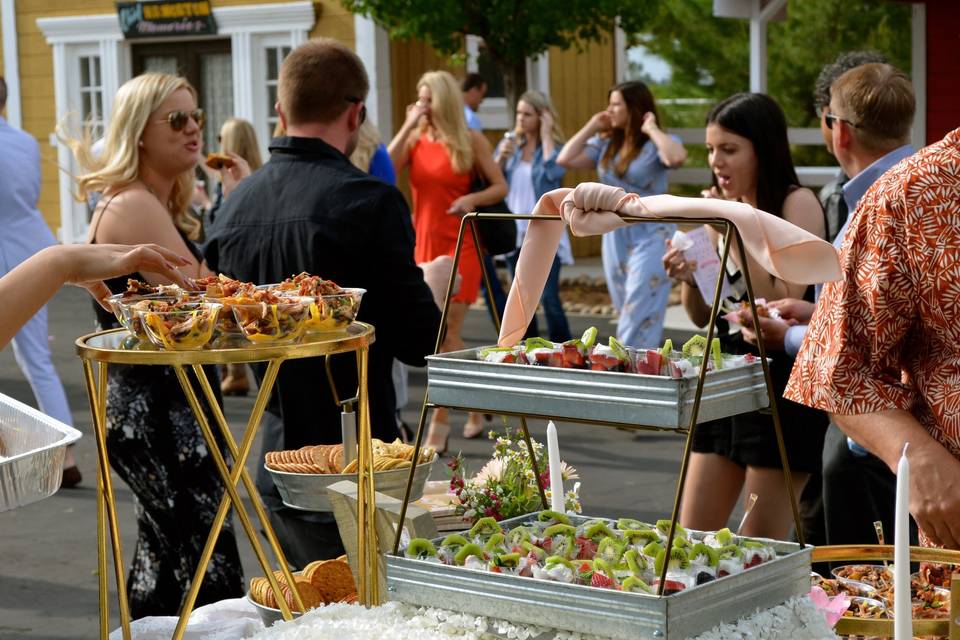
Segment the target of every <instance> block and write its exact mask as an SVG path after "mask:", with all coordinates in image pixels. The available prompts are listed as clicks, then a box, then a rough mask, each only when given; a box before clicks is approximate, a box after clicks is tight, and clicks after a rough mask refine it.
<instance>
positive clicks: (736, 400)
mask: <svg viewBox="0 0 960 640" xmlns="http://www.w3.org/2000/svg"><path fill="white" fill-rule="evenodd" d="M478 351H479V349H466V350H463V351H451V352H449V353H442V354H439V355H434V356H427V390H428V398H429V400H430V402H431V403H433V404H436V405H440V406H445V407H456V408H460V409H473V410H478V411H480V410H482V411H486V412H489V413H497V412H503V413H511V414H529V415H539V416H550V417H553V418H558V419H564V418H566V419H570V420H578V421H587V422H605V423H611V424H623V425H635V426H648V427H660V428H664V429H678V428H685V427H688V426H689V423H690V414H691V411H692V410H693V401H694V395H695V394H696V388H697V378H695V377H688V378H668V377H665V376H651V375H645V374H637V373H617V372H612V371H590V370H584V369H561V368H555V367H537V366H532V365H518V364H502V363H494V362H483V361H481V360H477V352H478ZM769 404H770V402H769V398H768V397H767V387H766V383H765V381H764V377H763V367H762V365H761V363H760V361H759V360H758V361H757V362H754V363H752V364H749V365H745V366H740V367H733V368H730V369H721V370H720V371H710V372H708V373H707V375H706V380H705V382H704V386H703V396H702V398H701V401H700V411H699V413H698V414H697V419H698V423H700V422H706V421H708V420H715V419H717V418H724V417H727V416H732V415H736V414H739V413H747V412H750V411H755V410H756V409H762V408H764V407H767V406H769Z"/></svg>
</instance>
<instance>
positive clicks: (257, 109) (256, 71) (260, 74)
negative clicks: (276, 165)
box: [253, 34, 294, 158]
mask: <svg viewBox="0 0 960 640" xmlns="http://www.w3.org/2000/svg"><path fill="white" fill-rule="evenodd" d="M254 42H255V43H256V44H255V49H254V51H255V59H254V61H253V76H254V78H258V79H260V80H261V84H260V86H261V87H263V89H262V93H261V97H260V100H259V101H258V102H257V103H255V104H254V105H253V113H254V117H253V120H254V121H260V122H263V126H261V127H260V128H258V129H257V142H258V143H259V144H260V151H261V154H262V155H263V157H264V158H266V157H267V146H268V145H269V142H270V136H267V129H270V130H271V131H272V130H273V127H274V126H276V123H277V122H278V120H279V118H278V117H277V116H275V115H274V114H273V110H272V109H271V107H270V105H269V104H267V96H268V95H270V92H269V91H268V88H269V86H270V84H271V83H272V84H273V85H274V86H276V85H277V80H273V81H271V80H270V79H269V78H268V77H267V51H268V50H270V49H275V50H277V53H278V55H279V54H281V53H282V50H283V47H289V48H290V50H291V51H292V50H293V46H294V45H291V44H290V38H289V37H288V36H285V35H282V34H276V35H268V36H257V37H255V38H254ZM280 59H281V60H282V59H283V58H280Z"/></svg>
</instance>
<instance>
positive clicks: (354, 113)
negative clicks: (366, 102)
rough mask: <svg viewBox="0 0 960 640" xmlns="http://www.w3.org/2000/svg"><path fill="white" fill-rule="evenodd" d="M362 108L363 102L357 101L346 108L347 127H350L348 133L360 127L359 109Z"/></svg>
mask: <svg viewBox="0 0 960 640" xmlns="http://www.w3.org/2000/svg"><path fill="white" fill-rule="evenodd" d="M361 109H363V103H362V102H358V103H356V104H351V105H350V108H349V109H347V127H348V128H349V129H350V133H353V132H354V131H356V130H357V129H359V128H360V110H361Z"/></svg>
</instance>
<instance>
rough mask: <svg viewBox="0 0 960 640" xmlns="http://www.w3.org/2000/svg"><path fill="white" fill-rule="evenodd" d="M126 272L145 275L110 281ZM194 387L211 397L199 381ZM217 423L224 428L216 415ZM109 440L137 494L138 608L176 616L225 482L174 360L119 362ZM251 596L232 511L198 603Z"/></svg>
mask: <svg viewBox="0 0 960 640" xmlns="http://www.w3.org/2000/svg"><path fill="white" fill-rule="evenodd" d="M188 246H190V245H189V243H188ZM127 277H136V278H139V277H140V276H139V274H131V275H130V276H125V277H123V278H115V279H113V280H111V281H108V282H107V284H108V286H109V287H110V289H111V290H112V291H114V292H119V291H122V290H124V289H125V288H126V280H127ZM141 279H142V278H141ZM94 308H95V309H96V311H97V320H98V322H99V323H100V325H101V327H102V328H105V329H106V328H112V327H116V326H118V325H117V323H116V319H115V318H113V316H111V315H110V314H108V313H106V312H105V311H104V310H103V309H101V308H100V307H99V305H94ZM206 374H207V378H208V379H209V380H210V381H211V385H212V386H213V388H214V390H215V391H216V393H217V402H218V403H220V402H221V399H220V395H219V393H220V392H219V390H220V384H219V382H218V381H217V374H216V371H215V370H214V369H213V368H212V367H210V368H209V369H207V370H206ZM194 389H195V391H196V393H197V394H198V397H200V398H201V402H204V401H203V400H202V398H203V396H202V392H201V391H200V389H199V386H198V385H197V383H196V381H194ZM203 406H204V409H205V411H206V413H207V416H208V418H210V412H209V409H208V408H207V406H206V404H205V403H204V404H203ZM210 425H211V427H212V428H213V429H214V431H218V430H217V427H216V425H215V423H214V422H213V421H212V419H211V421H210ZM217 435H218V436H219V433H217ZM220 445H221V446H220V450H221V451H222V452H224V457H225V458H226V460H227V464H228V465H229V464H231V458H230V456H229V454H228V453H227V452H226V447H225V446H224V445H223V443H222V441H221V442H220ZM107 447H108V451H109V452H110V466H111V467H113V470H114V471H116V473H117V475H119V476H120V477H121V478H122V479H123V481H124V482H126V483H127V485H128V486H129V487H130V489H131V490H132V491H133V494H134V507H135V513H136V517H137V525H138V535H137V543H136V547H135V549H134V554H133V562H132V564H131V566H130V575H129V577H128V578H127V594H128V597H129V600H130V612H131V615H132V616H133V617H134V618H135V619H137V618H142V617H144V616H156V615H177V613H178V612H179V609H180V604H181V602H182V600H183V599H184V597H185V596H186V593H187V591H188V590H189V588H190V584H191V582H192V580H193V575H194V572H195V571H196V567H197V564H198V562H199V559H200V554H201V552H202V550H203V546H204V544H205V543H206V540H207V534H208V533H209V531H210V526H211V524H212V523H213V519H214V516H215V515H216V512H217V508H218V506H219V504H220V499H221V498H222V496H223V493H224V485H223V482H222V481H221V479H220V476H219V474H218V473H217V469H216V466H215V464H214V462H213V458H212V457H211V455H210V451H209V450H208V448H207V443H206V441H205V440H204V438H203V434H202V433H201V432H200V427H199V425H198V424H197V421H196V419H195V418H194V417H193V413H192V412H191V410H190V406H189V405H188V404H187V400H186V397H185V396H184V393H183V390H182V388H181V387H180V383H179V381H178V380H177V377H176V374H175V373H174V371H173V369H172V368H171V367H162V366H132V365H110V367H109V369H108V377H107ZM242 595H243V569H242V567H241V564H240V555H239V552H238V551H237V541H236V537H235V535H234V530H233V525H232V523H231V520H230V518H228V519H227V522H226V523H225V524H224V527H223V530H222V531H221V532H220V537H219V538H218V540H217V545H216V547H215V548H214V552H213V556H212V558H211V559H210V563H209V565H208V567H207V572H206V576H205V577H204V579H203V584H202V586H201V589H200V593H199V596H198V598H197V603H196V604H197V606H200V605H203V604H207V603H210V602H216V601H217V600H222V599H225V598H236V597H239V596H242Z"/></svg>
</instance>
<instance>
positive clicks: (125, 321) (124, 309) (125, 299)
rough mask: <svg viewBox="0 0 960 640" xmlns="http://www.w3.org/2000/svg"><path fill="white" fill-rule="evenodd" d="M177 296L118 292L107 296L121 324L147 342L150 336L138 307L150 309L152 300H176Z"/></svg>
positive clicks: (108, 302)
mask: <svg viewBox="0 0 960 640" xmlns="http://www.w3.org/2000/svg"><path fill="white" fill-rule="evenodd" d="M175 300H176V297H174V296H171V295H167V294H159V293H153V294H146V295H128V294H123V293H117V294H114V295H112V296H110V297H109V298H107V304H109V305H110V308H111V309H112V310H113V315H115V316H116V317H117V322H119V323H120V326H121V327H123V328H124V329H126V330H127V331H129V332H130V333H132V334H133V335H134V336H136V337H137V338H138V339H140V340H143V341H144V342H147V341H148V340H149V339H150V338H149V336H148V335H147V332H146V330H145V329H144V328H143V323H142V322H141V321H140V317H139V316H137V313H136V312H137V309H139V308H142V309H149V307H150V302H151V301H159V302H174V301H175Z"/></svg>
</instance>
